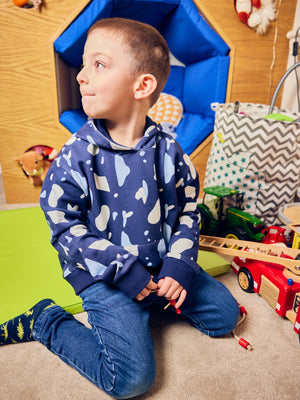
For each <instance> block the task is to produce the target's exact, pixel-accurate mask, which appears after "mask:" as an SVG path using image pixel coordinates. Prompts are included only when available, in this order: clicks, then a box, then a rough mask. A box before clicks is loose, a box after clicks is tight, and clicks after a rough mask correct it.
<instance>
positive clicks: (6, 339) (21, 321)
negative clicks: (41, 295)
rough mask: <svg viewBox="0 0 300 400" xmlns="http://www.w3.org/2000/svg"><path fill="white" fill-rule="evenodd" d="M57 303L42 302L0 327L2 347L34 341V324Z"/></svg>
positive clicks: (50, 301)
mask: <svg viewBox="0 0 300 400" xmlns="http://www.w3.org/2000/svg"><path fill="white" fill-rule="evenodd" d="M54 305H55V303H54V301H53V300H51V299H45V300H41V301H40V302H39V303H37V304H36V305H35V306H33V307H32V308H31V309H30V310H28V311H26V312H25V313H23V314H21V315H19V316H18V317H15V318H13V319H11V320H9V321H7V322H4V323H3V324H1V325H0V346H1V345H5V344H12V343H22V342H30V341H32V340H34V339H33V337H32V331H33V324H34V321H35V320H36V318H37V317H38V315H40V313H41V312H42V311H44V310H46V309H47V308H49V307H52V306H54Z"/></svg>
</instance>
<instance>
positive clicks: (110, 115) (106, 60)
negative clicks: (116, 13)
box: [77, 29, 137, 122]
mask: <svg viewBox="0 0 300 400" xmlns="http://www.w3.org/2000/svg"><path fill="white" fill-rule="evenodd" d="M130 62H131V58H130V53H129V50H128V48H126V47H124V45H122V43H121V41H120V40H119V39H117V38H116V37H115V36H113V35H112V34H111V33H110V32H107V31H105V30H99V29H98V30H95V31H93V32H91V34H90V35H89V36H88V38H87V41H86V44H85V47H84V54H83V68H82V70H81V71H80V72H79V74H78V75H77V81H78V83H79V85H80V92H81V96H82V100H81V101H82V106H83V109H84V111H85V113H86V114H87V115H88V116H89V117H90V118H96V119H106V120H111V121H115V122H120V121H124V118H125V120H126V118H128V115H129V111H130V109H132V105H133V101H134V93H133V92H134V83H135V81H136V79H137V78H136V77H134V76H133V75H132V74H130Z"/></svg>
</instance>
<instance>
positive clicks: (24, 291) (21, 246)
mask: <svg viewBox="0 0 300 400" xmlns="http://www.w3.org/2000/svg"><path fill="white" fill-rule="evenodd" d="M198 262H199V264H200V265H201V267H202V268H203V269H205V270H206V271H207V272H208V273H209V274H210V275H212V276H216V275H220V274H222V273H225V272H227V271H228V270H229V268H230V266H229V264H228V263H227V262H226V261H224V260H223V259H222V258H221V257H220V256H218V255H217V254H213V253H209V252H205V251H199V256H198ZM44 298H51V299H53V300H54V301H55V302H56V303H57V304H59V305H60V306H62V307H63V308H64V309H66V310H67V311H69V312H71V313H72V314H75V313H78V312H81V311H82V307H81V299H80V297H78V296H76V295H75V292H74V290H73V288H72V287H71V286H70V284H69V283H68V282H66V281H65V280H64V279H63V277H62V271H61V267H60V264H59V261H58V256H57V252H56V250H55V249H54V248H53V247H52V246H51V244H50V233H49V228H48V225H47V223H46V220H45V218H44V215H43V212H42V210H41V209H40V208H39V207H32V208H23V209H17V210H5V211H0V304H1V307H0V323H3V322H5V321H7V320H8V319H11V318H13V317H15V316H17V315H19V314H21V313H23V312H24V311H26V310H27V309H29V308H30V307H32V306H33V305H34V304H35V303H37V302H38V301H40V300H41V299H44Z"/></svg>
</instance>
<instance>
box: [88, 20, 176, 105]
mask: <svg viewBox="0 0 300 400" xmlns="http://www.w3.org/2000/svg"><path fill="white" fill-rule="evenodd" d="M97 29H103V30H106V31H109V32H111V33H113V34H114V35H116V37H117V38H119V39H121V41H122V43H123V44H125V45H127V46H128V47H129V49H130V51H131V52H132V55H133V57H132V58H133V63H132V66H131V68H132V71H131V72H132V74H133V75H135V74H137V75H138V74H152V75H154V76H155V78H156V80H157V88H156V90H155V91H154V92H153V94H152V96H151V100H152V101H151V106H152V105H153V104H154V103H155V102H156V101H157V99H158V97H159V95H160V93H161V91H162V90H163V88H164V86H165V84H166V82H167V79H168V76H169V73H170V55H169V48H168V45H167V43H166V41H165V39H164V38H163V36H162V35H161V34H160V33H159V32H158V31H157V30H156V29H155V28H154V27H153V26H151V25H148V24H145V23H143V22H139V21H135V20H132V19H126V18H104V19H101V20H99V21H97V22H96V23H95V24H94V25H92V26H91V27H90V29H89V31H88V35H89V34H90V33H92V32H93V31H95V30H97Z"/></svg>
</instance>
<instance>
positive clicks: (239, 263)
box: [231, 257, 300, 334]
mask: <svg viewBox="0 0 300 400" xmlns="http://www.w3.org/2000/svg"><path fill="white" fill-rule="evenodd" d="M231 268H232V270H233V271H234V272H235V273H236V274H237V275H238V282H239V285H240V287H241V289H243V290H244V291H246V292H249V293H251V292H255V293H259V294H260V295H261V296H262V297H263V298H264V299H265V300H266V301H267V302H268V303H269V304H270V305H271V306H272V307H273V308H274V309H275V311H276V313H277V314H278V315H280V316H282V317H287V318H288V319H289V320H290V321H291V322H292V323H293V324H294V331H295V332H296V333H297V334H299V333H300V308H299V303H300V276H299V275H295V274H294V273H293V272H291V271H290V270H289V269H288V268H286V267H284V266H282V265H280V264H274V263H269V262H263V261H259V260H253V259H249V258H246V257H245V258H244V257H234V259H233V260H232V263H231Z"/></svg>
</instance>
